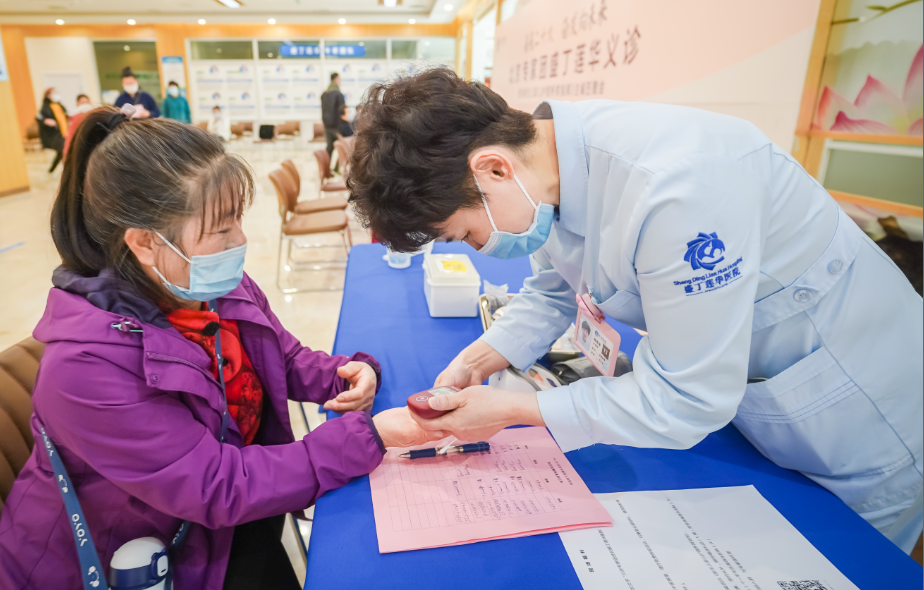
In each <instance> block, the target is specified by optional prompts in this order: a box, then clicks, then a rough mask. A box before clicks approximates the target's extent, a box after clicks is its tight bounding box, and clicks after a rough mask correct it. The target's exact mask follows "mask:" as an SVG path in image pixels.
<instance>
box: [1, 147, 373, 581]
mask: <svg viewBox="0 0 924 590" xmlns="http://www.w3.org/2000/svg"><path fill="white" fill-rule="evenodd" d="M323 147H324V145H323V144H320V143H311V142H308V141H306V139H304V138H301V137H296V138H294V139H292V140H277V141H276V142H274V143H254V142H253V139H252V138H251V137H244V138H242V139H238V140H233V141H231V142H230V143H229V144H228V149H229V151H231V152H234V153H236V154H239V155H240V156H241V157H243V158H244V159H245V160H246V161H247V162H248V163H249V164H250V166H251V167H252V168H253V171H254V175H255V179H256V187H257V190H256V196H255V199H254V203H253V206H252V207H251V208H250V210H248V211H247V212H246V213H245V215H244V231H245V233H246V234H247V238H248V248H247V260H246V262H245V265H244V270H245V271H246V272H247V273H248V274H249V275H250V276H251V277H253V278H254V280H256V282H257V284H259V285H260V287H261V288H262V289H263V291H264V292H265V293H266V295H267V298H268V300H269V303H270V305H271V306H272V308H273V311H274V312H275V314H276V315H277V316H278V317H279V319H280V321H281V322H282V324H283V325H284V326H285V327H286V328H287V329H288V330H289V331H290V332H291V333H292V334H294V335H295V336H296V337H297V338H298V339H299V340H301V342H302V344H304V345H305V346H308V347H310V348H312V349H316V350H324V351H326V352H330V351H331V349H332V347H333V344H334V335H335V332H336V330H337V318H338V317H339V315H340V302H341V296H342V292H341V291H324V292H300V293H292V294H284V293H282V292H280V290H279V289H277V287H276V269H277V264H279V263H280V261H279V228H280V218H279V212H278V201H277V199H276V193H275V190H274V189H273V185H272V183H271V182H270V180H269V176H268V175H269V173H270V172H271V171H272V170H274V169H276V168H279V167H280V166H279V164H280V162H282V161H283V160H286V159H291V160H292V161H294V162H295V165H296V166H297V167H298V170H299V173H300V175H301V181H302V186H301V193H302V197H301V198H302V199H306V198H314V197H316V195H317V191H318V180H319V174H318V167H317V164H316V163H315V159H314V156H313V152H314V150H317V149H322V148H323ZM52 155H53V152H51V151H45V152H29V153H27V154H26V161H27V165H28V168H29V180H30V184H31V187H32V190H30V191H29V192H27V193H22V194H18V195H13V196H8V197H3V198H0V277H2V278H0V285H3V288H2V289H0V310H2V312H0V350H3V349H5V348H7V347H9V346H11V345H12V344H15V343H16V342H19V341H20V340H22V339H23V338H26V337H28V336H30V335H31V333H32V329H33V327H34V326H35V324H36V323H37V322H38V320H39V319H40V318H41V316H42V313H43V311H44V309H45V300H46V296H47V292H48V290H49V289H50V288H51V273H52V271H53V270H54V269H55V267H57V266H58V265H59V264H60V258H59V257H58V254H57V251H56V250H55V247H54V243H53V242H52V240H51V235H50V232H49V214H50V211H51V205H52V202H53V200H54V195H55V192H56V190H57V186H58V183H59V181H60V178H61V167H60V166H59V168H58V170H57V171H56V172H55V173H54V174H52V175H49V174H48V172H47V169H48V166H49V165H50V163H51V157H52ZM351 229H352V235H353V243H354V244H357V243H368V242H369V236H368V234H367V233H366V232H364V231H363V230H362V228H360V227H359V226H358V224H356V222H355V220H352V217H351ZM311 241H312V242H314V243H330V244H333V245H336V244H340V243H341V242H340V236H339V235H338V234H327V235H322V236H317V237H316V238H314V239H312V240H311ZM322 255H323V256H322ZM295 256H296V257H298V258H300V259H312V257H313V258H314V259H317V258H318V257H323V258H339V257H342V256H344V252H343V249H342V248H339V249H337V248H332V249H326V248H325V249H323V250H322V249H318V250H307V249H297V252H296V254H295ZM290 268H291V269H290V270H286V269H285V268H283V272H282V276H283V279H282V281H283V287H291V286H296V287H302V288H312V287H313V288H319V287H335V286H338V285H342V277H343V272H342V271H336V270H332V271H321V272H314V273H312V271H310V270H299V268H304V267H298V266H294V265H290ZM289 404H290V408H289V410H290V416H291V419H292V426H293V430H294V431H295V434H296V437H298V438H301V437H303V436H304V435H305V434H306V433H307V429H306V425H305V419H304V418H303V414H302V412H301V411H300V409H299V408H298V404H297V403H295V402H289ZM304 410H305V411H304V416H307V418H308V423H309V424H310V426H311V428H314V427H316V426H317V425H318V424H320V422H321V421H323V417H322V415H320V414H318V412H317V406H315V405H314V404H304ZM312 512H313V509H311V510H309V511H308V513H309V515H310V514H311V513H312ZM301 529H302V530H301V532H302V535H303V538H304V540H305V542H306V544H307V542H308V538H309V536H310V530H311V527H310V522H306V521H302V522H301ZM283 540H284V542H285V544H286V546H287V549H288V550H289V553H290V556H291V557H292V558H293V559H292V561H293V564H294V565H295V567H296V570H297V572H298V573H299V576H300V577H301V578H302V579H304V562H303V561H302V559H301V556H300V549H299V548H298V545H297V544H296V538H295V537H294V535H292V534H291V530H290V529H289V528H288V527H287V529H286V534H285V535H284V539H283Z"/></svg>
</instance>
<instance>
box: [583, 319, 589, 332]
mask: <svg viewBox="0 0 924 590" xmlns="http://www.w3.org/2000/svg"><path fill="white" fill-rule="evenodd" d="M581 331H582V332H587V333H588V334H590V324H588V323H587V322H586V321H584V322H581Z"/></svg>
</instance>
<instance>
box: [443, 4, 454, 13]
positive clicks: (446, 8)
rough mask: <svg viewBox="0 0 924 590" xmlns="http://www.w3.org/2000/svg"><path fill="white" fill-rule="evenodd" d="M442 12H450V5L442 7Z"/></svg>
mask: <svg viewBox="0 0 924 590" xmlns="http://www.w3.org/2000/svg"><path fill="white" fill-rule="evenodd" d="M443 10H445V11H447V12H448V11H450V10H452V4H447V5H445V6H443Z"/></svg>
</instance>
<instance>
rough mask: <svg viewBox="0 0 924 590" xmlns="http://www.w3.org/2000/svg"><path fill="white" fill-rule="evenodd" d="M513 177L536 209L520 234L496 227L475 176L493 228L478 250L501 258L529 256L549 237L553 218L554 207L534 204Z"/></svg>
mask: <svg viewBox="0 0 924 590" xmlns="http://www.w3.org/2000/svg"><path fill="white" fill-rule="evenodd" d="M473 176H474V175H473ZM513 179H514V180H515V181H516V182H517V186H519V187H520V190H521V191H523V195H524V196H525V197H526V200H527V201H529V204H530V205H532V207H533V209H535V210H536V213H535V215H534V216H533V224H532V225H530V226H529V229H527V230H526V231H525V232H523V233H520V234H512V233H510V232H506V231H500V230H499V229H497V225H496V224H495V223H494V217H492V216H491V210H490V209H488V201H487V200H486V199H485V198H484V191H483V190H481V185H480V184H479V183H478V178H477V177H476V178H475V186H477V187H478V192H479V193H481V202H482V203H484V210H485V211H486V212H487V214H488V219H489V220H490V221H491V227H493V228H494V231H492V232H491V237H490V238H488V241H487V243H486V244H485V245H484V246H482V247H481V249H480V250H478V252H479V253H481V254H486V255H488V256H493V257H494V258H500V259H503V260H509V259H511V258H520V257H522V256H529V255H530V254H532V253H533V252H535V251H536V250H538V249H539V248H541V247H542V245H543V244H545V243H546V241H547V240H548V239H549V233H551V231H552V222H553V221H554V220H555V207H553V206H552V205H549V204H548V203H539V204H538V205H536V203H535V202H534V201H533V198H532V197H530V196H529V193H528V192H526V188H525V187H524V186H523V183H522V182H520V179H519V178H517V175H516V174H514V175H513Z"/></svg>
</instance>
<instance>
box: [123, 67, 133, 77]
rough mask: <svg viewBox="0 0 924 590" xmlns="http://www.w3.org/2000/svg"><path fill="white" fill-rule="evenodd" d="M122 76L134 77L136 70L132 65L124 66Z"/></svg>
mask: <svg viewBox="0 0 924 590" xmlns="http://www.w3.org/2000/svg"><path fill="white" fill-rule="evenodd" d="M122 77H123V78H134V77H135V72H133V71H132V68H131V66H125V67H124V68H122Z"/></svg>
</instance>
